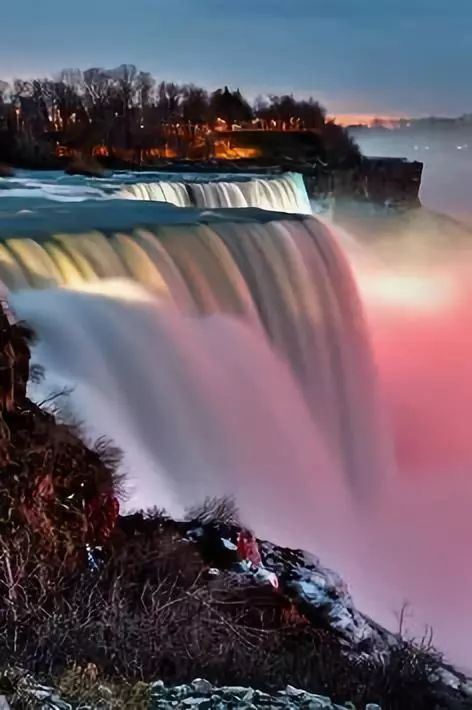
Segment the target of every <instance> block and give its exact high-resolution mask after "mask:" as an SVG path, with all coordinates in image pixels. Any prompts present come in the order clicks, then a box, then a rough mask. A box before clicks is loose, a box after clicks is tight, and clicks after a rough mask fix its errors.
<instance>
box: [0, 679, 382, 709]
mask: <svg viewBox="0 0 472 710" xmlns="http://www.w3.org/2000/svg"><path fill="white" fill-rule="evenodd" d="M7 676H9V678H10V681H11V680H14V683H13V684H12V685H13V687H12V690H13V694H12V695H10V696H7V695H0V710H11V709H12V708H13V704H10V703H15V704H16V703H17V702H22V703H26V705H27V707H28V708H31V710H34V709H35V708H37V709H38V710H40V709H41V710H43V709H44V710H45V709H46V708H48V710H76V709H77V708H85V707H87V708H91V707H93V706H95V707H97V708H98V707H100V708H103V709H104V710H108V709H109V710H112V708H118V707H125V708H129V709H130V710H137V708H140V709H141V710H145V709H146V710H171V708H176V710H179V709H180V710H190V709H192V708H193V709H194V710H230V709H234V710H236V709H237V710H259V709H260V710H262V709H263V708H264V709H265V710H350V708H349V706H346V705H336V704H335V703H333V702H332V701H331V700H330V699H329V698H327V697H324V696H322V695H315V694H313V693H307V692H305V691H304V690H299V689H298V688H294V687H293V686H291V685H288V686H287V687H286V688H284V689H283V690H279V691H277V692H274V693H264V692H262V691H260V690H255V689H254V688H248V687H243V686H221V687H219V686H216V685H213V684H212V683H210V682H209V681H208V680H204V679H202V678H197V679H195V680H194V681H192V682H191V683H188V684H185V685H176V686H175V685H174V686H169V685H167V686H166V685H165V684H164V683H163V682H162V681H156V682H154V683H148V684H145V683H140V684H137V685H136V686H135V687H134V688H132V689H131V691H130V692H128V693H127V694H126V695H127V697H123V696H121V698H120V697H119V689H117V688H114V687H113V686H109V685H107V684H106V683H101V684H98V685H97V686H96V687H92V688H90V687H89V688H88V689H85V688H84V691H83V692H84V696H85V697H84V701H81V700H78V699H74V698H70V697H68V695H67V692H64V691H61V690H59V689H57V688H52V687H49V686H46V685H43V684H41V683H39V682H38V681H36V680H35V678H34V677H33V676H30V675H26V676H22V675H21V674H19V676H17V677H16V678H15V673H14V672H10V673H9V674H7ZM117 696H118V697H117ZM91 702H92V703H93V704H94V705H92V704H91ZM353 707H354V706H351V708H353ZM358 710H363V709H361V708H358ZM365 710H381V709H380V707H379V706H378V705H374V704H368V705H366V706H365Z"/></svg>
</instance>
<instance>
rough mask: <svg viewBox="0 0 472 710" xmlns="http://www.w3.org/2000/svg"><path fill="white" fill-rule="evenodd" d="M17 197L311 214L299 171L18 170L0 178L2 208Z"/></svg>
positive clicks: (58, 200) (56, 200) (55, 200)
mask: <svg viewBox="0 0 472 710" xmlns="http://www.w3.org/2000/svg"><path fill="white" fill-rule="evenodd" d="M238 178H239V179H238ZM14 197H16V198H20V199H30V198H36V199H43V200H51V201H54V202H83V201H85V200H109V199H133V200H146V201H151V202H165V203H168V204H171V205H175V206H177V207H192V206H193V207H197V208H200V209H216V208H221V207H227V208H231V207H235V208H244V207H246V208H248V207H256V208H259V209H264V210H277V211H278V212H287V213H292V214H311V207H310V201H309V199H308V194H307V191H306V188H305V185H304V182H303V178H302V176H301V175H298V174H295V173H287V174H285V175H280V176H277V177H275V176H273V177H254V176H252V177H251V176H248V177H244V176H242V177H239V176H230V175H228V176H220V175H216V174H215V175H212V174H204V173H201V174H197V173H196V174H193V175H192V174H189V175H179V174H165V173H161V174H159V173H157V174H153V173H147V172H143V173H114V174H112V175H111V176H110V177H107V178H103V179H102V178H100V179H97V178H87V179H84V178H77V177H69V176H67V175H64V174H63V173H59V172H57V173H54V172H52V173H44V174H41V173H39V177H38V174H34V173H32V174H25V175H23V174H21V173H20V175H19V176H16V177H13V178H0V209H1V202H2V198H14Z"/></svg>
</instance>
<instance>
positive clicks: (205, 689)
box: [192, 678, 213, 695]
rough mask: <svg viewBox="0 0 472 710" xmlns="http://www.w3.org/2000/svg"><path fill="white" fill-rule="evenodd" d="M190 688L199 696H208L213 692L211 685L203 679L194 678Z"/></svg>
mask: <svg viewBox="0 0 472 710" xmlns="http://www.w3.org/2000/svg"><path fill="white" fill-rule="evenodd" d="M192 688H193V689H194V691H195V692H196V693H200V695H210V693H211V692H212V690H213V686H212V684H211V683H210V682H209V681H208V680H204V679H203V678H196V679H195V680H194V681H192Z"/></svg>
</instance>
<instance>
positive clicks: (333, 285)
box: [0, 203, 388, 491]
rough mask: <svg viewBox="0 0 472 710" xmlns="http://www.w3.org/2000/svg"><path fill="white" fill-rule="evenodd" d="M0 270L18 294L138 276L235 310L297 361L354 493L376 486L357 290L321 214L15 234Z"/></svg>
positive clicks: (174, 298)
mask: <svg viewBox="0 0 472 710" xmlns="http://www.w3.org/2000/svg"><path fill="white" fill-rule="evenodd" d="M117 204H118V203H117ZM0 278H1V280H2V281H3V283H4V284H5V286H6V287H7V288H8V289H10V290H13V291H18V290H19V291H23V290H25V289H28V288H30V289H40V288H47V289H50V288H54V287H58V286H61V287H64V286H65V287H69V288H74V289H78V290H87V289H90V288H96V284H97V282H100V281H105V282H106V281H109V280H111V279H117V278H118V279H126V280H130V279H131V280H133V281H135V282H138V283H139V284H140V285H141V286H143V287H145V288H146V289H147V290H148V291H149V292H150V293H152V294H154V296H155V297H157V298H158V299H159V301H160V302H162V303H165V304H167V306H168V307H171V308H174V309H177V310H178V311H179V312H180V313H181V314H184V315H185V316H187V317H192V318H195V317H197V318H208V317H209V316H213V315H225V316H233V317H237V318H238V319H239V320H240V321H242V322H244V323H246V324H247V325H248V326H249V327H251V328H252V329H253V330H254V331H255V332H259V333H261V334H263V337H264V338H267V339H268V341H269V342H270V344H271V345H272V347H273V348H274V350H275V351H276V353H277V354H278V356H279V357H280V358H282V359H283V360H284V361H285V362H287V363H289V365H290V367H291V369H292V372H293V374H294V375H295V377H296V379H297V380H298V383H299V385H300V389H301V391H302V392H303V396H304V398H305V402H306V404H307V405H308V409H309V411H310V412H311V416H312V419H313V421H314V424H315V426H316V428H317V430H318V431H320V432H322V435H323V441H324V442H325V445H326V448H327V450H328V452H329V455H330V456H331V457H332V458H339V459H340V462H341V467H342V469H343V471H344V475H345V477H346V479H348V480H349V481H350V484H351V486H352V488H353V489H355V490H358V491H360V490H361V489H369V488H371V487H372V485H373V482H374V481H375V480H378V479H379V478H381V477H382V475H383V474H384V472H385V469H386V468H387V467H388V455H387V452H386V447H385V446H384V441H385V438H384V437H383V435H382V431H381V426H380V424H379V421H380V418H379V410H378V406H377V403H376V388H375V377H374V374H373V372H372V363H371V357H370V352H369V347H368V341H367V336H366V332H365V327H364V322H363V316H362V310H361V307H360V304H359V301H358V297H357V293H356V288H355V285H354V282H353V279H352V276H351V273H350V271H349V268H348V266H347V263H346V260H345V259H344V257H343V255H342V253H341V252H340V251H339V249H338V247H337V245H336V243H335V241H334V239H333V238H332V236H331V234H330V232H329V229H328V228H327V227H326V226H325V225H323V224H322V223H320V222H319V221H317V220H316V219H314V218H312V217H307V218H299V217H298V218H295V219H282V218H280V217H277V218H272V217H271V218H267V219H266V220H265V221H263V220H262V219H257V220H256V219H250V220H245V221H244V222H237V221H234V220H231V219H224V218H222V217H220V218H219V219H214V220H213V221H209V222H207V223H203V222H201V223H194V224H186V225H182V224H161V225H157V226H154V227H149V226H148V227H146V228H144V227H141V228H135V229H134V230H130V231H126V230H123V231H120V232H118V231H114V232H112V233H109V232H100V231H97V230H94V231H90V232H84V233H69V234H67V233H60V234H54V235H51V236H49V237H44V236H43V237H37V238H8V239H5V240H4V242H3V244H1V245H0ZM29 298H30V299H32V301H33V303H35V302H36V294H35V296H34V297H32V296H30V297H29ZM14 302H15V303H22V302H23V301H21V300H20V301H19V302H18V301H17V300H15V301H14ZM19 313H20V315H21V316H23V315H25V316H26V317H28V318H30V317H31V314H30V313H26V314H24V313H23V312H22V311H21V309H20V311H19ZM33 315H34V313H33ZM32 325H33V326H35V325H36V322H35V319H34V318H32ZM92 337H94V336H92ZM136 347H140V346H139V345H136ZM215 357H216V356H215ZM360 402H362V406H359V403H360ZM215 406H217V405H215ZM278 406H280V407H283V406H285V405H284V402H283V398H281V399H280V400H279V405H278ZM195 416H197V417H198V414H197V412H195Z"/></svg>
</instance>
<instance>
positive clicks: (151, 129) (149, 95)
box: [0, 64, 343, 158]
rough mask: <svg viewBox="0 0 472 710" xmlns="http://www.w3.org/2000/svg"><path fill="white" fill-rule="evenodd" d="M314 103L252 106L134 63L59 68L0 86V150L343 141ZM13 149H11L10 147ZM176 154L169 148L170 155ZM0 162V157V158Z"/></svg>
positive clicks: (263, 100) (283, 100) (286, 100)
mask: <svg viewBox="0 0 472 710" xmlns="http://www.w3.org/2000/svg"><path fill="white" fill-rule="evenodd" d="M334 125H335V124H333V123H332V122H330V121H327V117H326V111H325V109H324V108H323V107H322V106H321V105H320V104H319V103H318V102H317V101H315V100H314V99H312V98H310V99H307V100H297V99H296V98H294V97H293V96H290V95H284V96H277V95H272V96H268V97H258V98H257V99H256V100H255V101H254V102H251V101H249V100H248V99H247V98H246V97H244V96H243V94H242V93H241V92H240V91H239V89H237V90H234V91H232V90H230V89H229V88H228V87H224V88H221V89H217V90H215V91H213V92H209V91H207V90H206V89H204V88H202V87H199V86H196V85H194V84H176V83H173V82H166V81H161V82H157V81H156V80H155V78H154V77H153V76H152V75H151V74H150V73H149V72H144V71H141V70H139V69H138V68H137V67H136V66H134V65H132V64H122V65H121V66H119V67H117V68H115V69H110V70H107V69H103V68H90V69H87V70H85V71H82V70H80V69H64V70H62V71H61V72H60V73H59V74H58V75H57V76H56V77H55V78H52V79H50V78H46V79H41V78H34V79H28V80H24V79H15V80H14V81H13V82H12V83H8V82H6V81H0V151H1V150H2V146H3V152H5V151H7V150H8V146H10V150H16V151H17V153H18V152H19V153H21V150H27V149H29V150H32V149H34V150H36V152H37V153H39V152H41V150H47V146H48V145H49V146H56V147H57V146H58V145H61V146H65V147H66V149H69V150H71V151H74V150H79V151H81V152H86V153H88V152H93V151H94V150H97V146H98V147H100V146H101V147H102V148H103V149H104V150H105V151H106V153H107V154H109V155H112V154H113V152H114V151H117V150H121V151H123V150H125V151H126V150H128V151H152V150H153V149H155V150H157V151H159V150H163V149H164V148H165V146H169V143H170V144H171V145H172V146H173V147H174V148H175V151H176V152H177V153H179V154H180V155H182V156H183V157H190V156H189V155H188V153H189V152H191V150H192V149H193V150H196V151H197V153H198V147H199V146H200V148H201V149H202V150H203V151H207V150H208V140H209V136H210V135H211V134H213V133H214V131H215V130H217V129H219V130H220V131H224V130H226V131H231V130H237V129H240V128H246V129H247V128H252V129H254V130H256V129H259V130H260V129H262V130H265V131H270V130H272V131H275V130H278V131H287V132H288V131H311V132H317V133H318V134H320V135H321V134H323V133H326V134H329V133H330V132H331V134H333V133H334V132H337V134H339V135H342V134H343V130H342V129H341V128H340V127H338V126H336V127H334ZM1 136H3V141H2V139H1ZM12 146H15V148H12ZM174 148H173V149H174ZM0 158H1V155H0Z"/></svg>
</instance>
